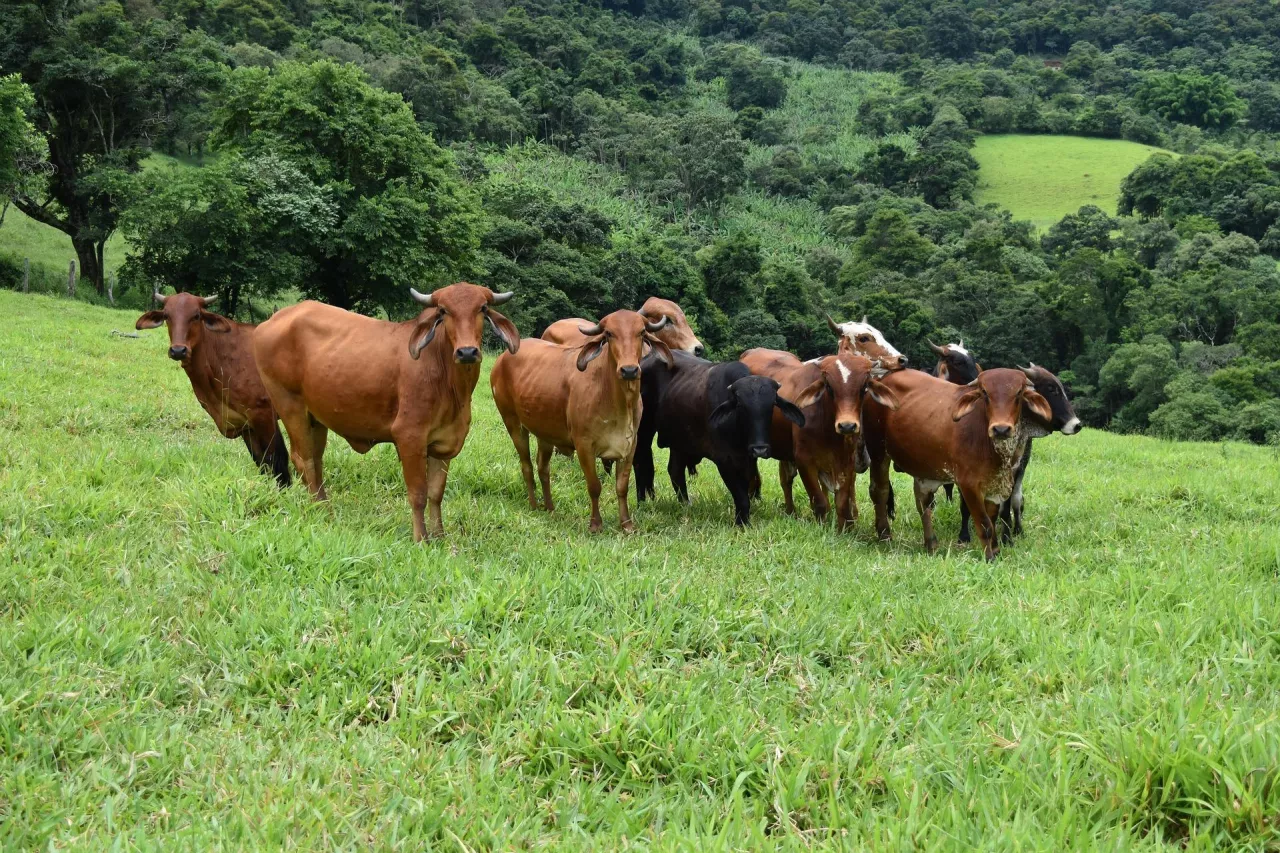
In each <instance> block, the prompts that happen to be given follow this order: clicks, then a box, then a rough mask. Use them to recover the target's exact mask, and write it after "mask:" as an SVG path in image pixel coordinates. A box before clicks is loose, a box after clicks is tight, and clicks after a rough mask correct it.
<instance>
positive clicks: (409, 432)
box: [254, 282, 520, 541]
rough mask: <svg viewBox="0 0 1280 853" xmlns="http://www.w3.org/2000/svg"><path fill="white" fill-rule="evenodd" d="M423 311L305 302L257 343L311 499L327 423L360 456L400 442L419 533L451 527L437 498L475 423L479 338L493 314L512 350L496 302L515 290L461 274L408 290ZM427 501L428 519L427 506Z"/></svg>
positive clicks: (512, 334)
mask: <svg viewBox="0 0 1280 853" xmlns="http://www.w3.org/2000/svg"><path fill="white" fill-rule="evenodd" d="M409 293H410V294H411V295H412V296H413V298H414V299H415V300H416V301H417V302H418V303H419V304H420V305H421V306H422V313H420V314H419V315H418V316H417V317H416V318H414V319H412V320H409V321H407V322H404V323H391V322H387V321H385V320H375V319H373V318H372V317H364V316H361V315H359V314H353V313H351V312H350V311H344V310H342V309H341V308H334V307H333V306H331V305H324V304H321V303H319V302H303V303H301V304H299V305H294V306H291V307H289V308H286V309H284V310H283V311H281V312H280V313H278V314H276V315H275V316H274V317H272V318H271V319H270V320H268V321H266V322H265V323H263V324H262V325H261V326H259V327H258V332H257V334H256V335H255V336H254V352H255V353H256V354H257V358H258V368H259V370H260V371H261V373H262V379H263V383H264V384H265V385H266V387H267V392H268V393H269V394H270V395H271V400H272V402H274V403H275V406H276V410H277V411H278V412H279V413H280V419H281V420H283V421H284V426H285V429H287V430H288V431H289V440H290V443H291V444H292V445H293V461H294V465H295V466H297V468H298V470H299V471H300V472H301V473H302V476H303V479H305V480H306V482H307V487H308V488H310V489H311V494H312V495H313V496H314V497H315V498H316V500H326V499H327V498H328V495H327V493H326V492H325V488H324V469H323V461H324V449H325V443H326V442H327V441H328V435H329V431H330V430H333V431H334V432H336V433H337V434H338V435H340V436H342V437H343V438H345V439H346V440H347V442H348V443H349V444H350V445H351V446H352V448H354V449H355V451H356V452H357V453H368V452H369V449H370V448H372V447H373V446H374V445H376V444H381V443H383V442H391V443H393V444H395V446H396V453H397V454H398V455H399V457H400V466H401V469H402V470H403V472H404V482H405V486H406V487H407V488H408V492H409V504H410V506H411V508H412V511H413V538H414V539H415V540H417V541H421V540H422V539H424V538H426V537H427V536H428V535H431V536H439V535H441V534H442V533H443V532H444V525H443V522H442V520H441V517H440V501H441V500H442V499H443V497H444V487H445V480H446V479H447V478H448V476H449V460H451V459H453V457H455V456H457V455H458V453H459V452H460V451H461V450H462V444H463V442H464V441H465V440H466V438H467V433H468V431H469V430H470V429H471V393H472V391H474V390H475V387H476V382H477V380H479V378H480V342H481V337H482V335H483V334H484V324H485V321H488V322H489V324H490V325H492V326H493V329H494V331H495V332H496V333H497V334H498V337H499V338H500V339H501V340H502V342H503V343H504V344H505V345H506V347H507V349H509V350H510V351H511V352H515V351H516V350H517V349H519V347H520V333H519V332H517V331H516V327H515V326H514V325H512V323H511V321H510V320H508V319H507V318H506V317H504V316H502V315H501V314H499V313H498V312H497V311H496V310H494V307H495V306H498V305H502V304H503V303H505V302H507V301H508V300H509V299H511V297H512V294H510V293H494V292H493V291H491V290H490V289H489V288H487V287H479V286H477V285H474V284H468V283H466V282H462V283H459V284H451V285H449V286H448V287H443V288H441V289H440V290H437V291H435V292H434V293H432V294H430V295H424V294H421V293H418V292H417V291H416V290H413V289H412V288H410V291H409ZM428 502H430V511H431V525H430V528H428V527H427V523H426V520H425V519H424V517H423V510H424V509H425V508H426V506H427V504H428Z"/></svg>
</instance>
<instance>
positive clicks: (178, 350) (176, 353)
mask: <svg viewBox="0 0 1280 853" xmlns="http://www.w3.org/2000/svg"><path fill="white" fill-rule="evenodd" d="M188 352H190V350H188V349H187V348H186V347H169V358H171V359H173V360H174V361H182V360H183V359H184V358H186V357H187V353H188Z"/></svg>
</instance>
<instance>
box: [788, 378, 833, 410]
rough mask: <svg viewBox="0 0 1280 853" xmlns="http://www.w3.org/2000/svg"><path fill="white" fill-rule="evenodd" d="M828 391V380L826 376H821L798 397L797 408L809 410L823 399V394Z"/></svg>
mask: <svg viewBox="0 0 1280 853" xmlns="http://www.w3.org/2000/svg"><path fill="white" fill-rule="evenodd" d="M826 390H827V380H826V377H824V376H819V377H818V378H817V379H815V380H814V381H813V382H812V383H810V384H809V387H808V388H805V389H804V390H803V391H801V392H800V393H799V394H798V395H796V402H795V404H796V406H797V407H799V408H801V409H807V408H809V407H810V406H812V405H813V404H814V403H816V402H818V400H819V399H821V398H822V394H823V392H824V391H826Z"/></svg>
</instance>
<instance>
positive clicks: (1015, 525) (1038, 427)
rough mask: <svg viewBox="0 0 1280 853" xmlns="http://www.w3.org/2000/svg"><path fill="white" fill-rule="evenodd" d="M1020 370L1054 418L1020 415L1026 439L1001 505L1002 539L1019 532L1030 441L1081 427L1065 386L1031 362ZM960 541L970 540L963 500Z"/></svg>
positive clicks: (961, 504)
mask: <svg viewBox="0 0 1280 853" xmlns="http://www.w3.org/2000/svg"><path fill="white" fill-rule="evenodd" d="M1022 372H1023V373H1025V374H1026V375H1027V379H1028V380H1029V381H1030V382H1031V385H1032V387H1034V388H1035V389H1036V393H1037V394H1039V395H1040V396H1041V397H1044V398H1045V399H1046V400H1048V401H1049V408H1051V409H1052V410H1053V419H1052V420H1051V421H1049V422H1047V423H1046V422H1044V421H1041V420H1040V419H1039V418H1037V417H1036V416H1035V415H1032V414H1026V415H1024V416H1023V426H1022V429H1023V430H1024V431H1025V432H1024V435H1025V436H1026V438H1027V449H1026V450H1025V451H1024V452H1023V454H1022V461H1021V462H1019V463H1018V466H1017V467H1016V468H1015V469H1014V470H1013V493H1012V494H1011V495H1010V496H1009V500H1007V501H1005V502H1004V504H1002V505H1001V507H1000V522H1001V525H1000V526H1001V537H1002V539H1003V540H1004V541H1005V542H1010V541H1012V540H1013V537H1014V536H1020V535H1022V478H1023V477H1025V476H1026V474H1027V465H1028V464H1029V463H1030V462H1031V444H1032V441H1031V440H1032V439H1034V438H1043V437H1044V436H1046V435H1048V434H1049V433H1051V432H1060V433H1062V434H1063V435H1075V434H1076V433H1078V432H1079V431H1080V429H1081V427H1082V426H1083V425H1082V424H1081V423H1080V419H1079V418H1077V417H1076V412H1075V409H1073V408H1072V407H1071V400H1070V399H1068V398H1067V389H1066V388H1064V387H1063V386H1062V382H1061V381H1060V380H1059V379H1058V377H1056V376H1054V375H1053V374H1052V373H1050V372H1049V371H1047V370H1045V369H1044V368H1043V367H1037V366H1036V365H1035V364H1034V363H1033V364H1032V365H1031V366H1030V367H1024V368H1022ZM960 541H961V542H968V541H969V508H968V507H967V506H965V504H964V501H961V502H960Z"/></svg>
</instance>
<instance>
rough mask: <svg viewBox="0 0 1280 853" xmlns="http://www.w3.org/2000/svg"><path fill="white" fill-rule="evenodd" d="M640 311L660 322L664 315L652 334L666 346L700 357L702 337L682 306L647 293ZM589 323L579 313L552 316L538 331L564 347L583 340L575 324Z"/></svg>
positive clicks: (574, 345) (583, 341)
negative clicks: (577, 315) (551, 319)
mask: <svg viewBox="0 0 1280 853" xmlns="http://www.w3.org/2000/svg"><path fill="white" fill-rule="evenodd" d="M640 313H641V314H643V315H644V318H645V319H646V320H647V321H649V322H650V323H660V322H662V320H663V318H664V317H665V318H666V325H665V326H664V327H663V329H662V331H660V332H658V333H656V334H655V335H654V337H655V338H657V339H658V340H660V341H662V342H663V343H664V344H666V345H667V347H668V348H669V349H671V350H673V351H674V350H683V351H684V352H687V353H689V354H690V355H696V356H697V357H699V358H701V357H702V353H703V347H702V341H700V340H698V336H697V335H695V334H694V333H693V329H691V328H690V327H689V320H688V318H686V317H685V316H684V310H683V309H681V308H680V306H679V305H677V304H675V303H674V302H672V301H671V300H669V299H659V298H658V297H656V296H650V297H649V298H648V299H647V300H645V303H644V305H642V306H640ZM590 325H591V322H590V321H589V320H583V319H582V318H580V317H570V318H569V319H567V320H556V321H555V322H554V323H552V324H551V325H550V326H547V329H546V331H544V332H543V333H542V339H543V340H544V341H550V342H551V343H553V344H560V345H561V346H566V347H576V346H581V345H582V344H584V343H586V342H587V337H586V335H584V334H582V332H581V331H579V327H580V326H590Z"/></svg>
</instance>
